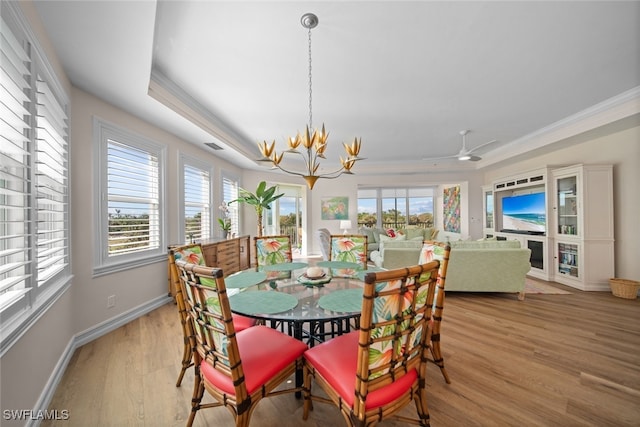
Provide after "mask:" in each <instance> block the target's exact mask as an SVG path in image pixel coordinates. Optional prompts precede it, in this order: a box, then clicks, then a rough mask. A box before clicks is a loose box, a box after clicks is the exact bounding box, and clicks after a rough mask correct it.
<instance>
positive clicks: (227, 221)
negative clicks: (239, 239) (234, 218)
mask: <svg viewBox="0 0 640 427" xmlns="http://www.w3.org/2000/svg"><path fill="white" fill-rule="evenodd" d="M219 209H220V210H221V211H222V218H218V224H220V228H222V237H224V238H227V237H228V236H229V232H230V231H231V218H229V206H227V204H226V203H224V202H222V204H221V205H220V208H219Z"/></svg>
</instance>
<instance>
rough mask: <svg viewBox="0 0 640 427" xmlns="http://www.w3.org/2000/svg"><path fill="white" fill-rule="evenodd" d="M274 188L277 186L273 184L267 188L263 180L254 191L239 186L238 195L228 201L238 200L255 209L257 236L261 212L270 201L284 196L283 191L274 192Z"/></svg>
mask: <svg viewBox="0 0 640 427" xmlns="http://www.w3.org/2000/svg"><path fill="white" fill-rule="evenodd" d="M276 189H277V186H275V185H274V186H272V187H269V188H267V183H266V182H265V181H261V182H260V183H259V184H258V187H257V188H256V192H255V193H252V192H250V191H247V190H245V189H244V188H240V189H239V190H238V192H239V193H240V197H238V198H237V199H235V200H232V201H230V202H229V204H231V203H233V202H239V203H246V204H248V205H251V206H253V208H254V209H255V210H256V216H257V220H258V237H260V236H262V213H263V212H264V210H265V209H271V203H273V202H274V201H276V200H278V199H279V198H280V197H282V196H284V193H281V194H275V192H276Z"/></svg>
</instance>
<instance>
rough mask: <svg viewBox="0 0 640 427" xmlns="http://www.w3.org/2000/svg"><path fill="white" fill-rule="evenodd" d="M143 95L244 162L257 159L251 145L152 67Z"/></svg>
mask: <svg viewBox="0 0 640 427" xmlns="http://www.w3.org/2000/svg"><path fill="white" fill-rule="evenodd" d="M147 93H148V95H149V96H151V97H152V98H154V99H155V100H156V101H158V102H160V103H161V104H163V105H164V106H166V107H168V108H169V109H171V110H172V111H175V112H176V113H178V114H179V115H181V116H182V117H184V118H185V119H187V120H189V121H190V122H191V123H193V124H194V125H196V126H198V127H200V128H201V129H203V130H204V131H205V132H207V133H209V134H210V135H212V136H213V137H215V138H216V139H217V142H219V143H220V144H219V145H221V146H223V147H224V148H227V149H232V150H235V151H236V152H238V153H239V154H241V155H243V156H244V157H246V158H247V159H257V158H258V157H259V153H258V148H257V146H256V145H255V144H252V143H251V142H250V141H248V140H247V139H246V138H245V137H244V136H242V135H241V134H240V132H238V131H236V130H235V129H233V128H231V127H230V126H228V125H226V124H225V123H223V122H222V121H221V120H220V119H218V118H217V117H216V116H214V115H213V114H211V112H209V110H207V109H206V108H205V107H204V106H203V105H202V104H200V103H199V102H198V101H196V100H195V99H194V98H193V97H192V96H191V95H189V94H188V93H187V92H185V91H184V90H183V89H182V88H181V87H179V86H178V85H176V84H175V83H174V82H173V81H172V80H170V79H169V78H168V77H167V76H165V75H164V74H162V72H160V71H159V70H158V69H157V68H155V67H152V68H151V75H150V76H149V89H148V91H147ZM248 147H251V148H252V149H250V148H248Z"/></svg>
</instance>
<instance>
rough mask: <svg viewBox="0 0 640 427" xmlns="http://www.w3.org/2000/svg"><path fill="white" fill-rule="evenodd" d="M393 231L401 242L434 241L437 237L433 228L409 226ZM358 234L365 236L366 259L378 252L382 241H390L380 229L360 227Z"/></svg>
mask: <svg viewBox="0 0 640 427" xmlns="http://www.w3.org/2000/svg"><path fill="white" fill-rule="evenodd" d="M395 231H396V233H397V234H398V235H399V236H400V237H401V238H402V239H403V240H434V239H435V238H436V237H437V236H438V230H437V229H435V228H418V227H414V226H409V227H407V228H399V229H397V230H395ZM358 234H364V235H365V236H367V255H368V259H371V253H372V252H373V251H379V250H380V243H381V242H382V241H383V240H384V241H385V242H387V241H391V240H392V239H391V238H390V237H387V231H386V230H384V229H382V228H376V227H360V228H358Z"/></svg>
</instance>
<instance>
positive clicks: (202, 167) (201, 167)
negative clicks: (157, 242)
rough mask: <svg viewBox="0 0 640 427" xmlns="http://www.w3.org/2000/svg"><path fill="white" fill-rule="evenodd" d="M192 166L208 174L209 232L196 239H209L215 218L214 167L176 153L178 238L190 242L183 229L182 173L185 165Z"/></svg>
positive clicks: (183, 199) (184, 207) (183, 195)
mask: <svg viewBox="0 0 640 427" xmlns="http://www.w3.org/2000/svg"><path fill="white" fill-rule="evenodd" d="M187 166H189V167H192V168H196V169H199V170H201V171H202V172H206V173H207V174H208V175H209V194H208V197H209V200H208V204H207V207H208V209H209V220H208V221H207V222H208V224H207V226H208V229H209V230H208V231H209V234H208V235H206V236H205V235H202V236H201V238H200V239H196V240H202V239H211V238H212V237H213V234H214V229H215V228H214V221H216V223H217V220H216V219H214V217H215V214H214V211H215V209H214V207H213V177H214V175H213V173H214V167H213V166H212V165H211V164H210V163H207V162H203V161H202V160H199V159H196V158H195V157H191V156H188V155H186V154H184V153H180V154H179V155H178V171H179V173H178V197H179V200H180V207H179V212H178V230H179V236H178V238H179V239H180V241H181V242H184V243H190V239H189V236H188V235H187V232H186V230H185V210H186V203H187V201H186V194H185V182H184V173H185V167H187ZM203 229H204V226H203Z"/></svg>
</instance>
